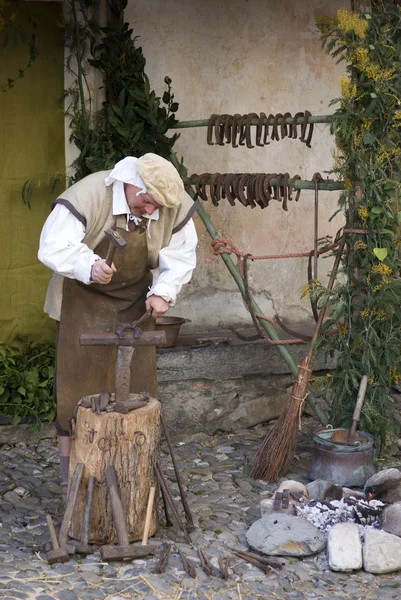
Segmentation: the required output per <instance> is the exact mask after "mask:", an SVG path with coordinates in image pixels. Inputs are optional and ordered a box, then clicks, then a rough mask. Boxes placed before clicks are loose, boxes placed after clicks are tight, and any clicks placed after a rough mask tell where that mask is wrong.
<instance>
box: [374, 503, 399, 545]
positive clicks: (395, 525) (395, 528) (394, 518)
mask: <svg viewBox="0 0 401 600" xmlns="http://www.w3.org/2000/svg"><path fill="white" fill-rule="evenodd" d="M379 520H380V527H381V528H382V529H383V530H384V531H386V532H387V533H392V534H393V535H397V536H399V537H401V502H394V504H389V505H388V506H385V507H384V509H383V512H382V514H381V515H380V519H379Z"/></svg>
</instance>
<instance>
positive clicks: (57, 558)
mask: <svg viewBox="0 0 401 600" xmlns="http://www.w3.org/2000/svg"><path fill="white" fill-rule="evenodd" d="M46 521H47V526H48V528H49V533H50V539H51V542H52V546H53V550H50V551H49V552H48V553H47V555H46V556H47V562H48V563H49V565H54V563H65V562H67V561H69V560H70V556H69V554H68V552H67V550H63V549H62V548H60V546H59V544H58V541H57V535H56V531H55V529H54V524H53V519H52V518H51V516H50V515H46Z"/></svg>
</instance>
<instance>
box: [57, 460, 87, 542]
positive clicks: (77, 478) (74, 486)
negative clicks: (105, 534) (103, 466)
mask: <svg viewBox="0 0 401 600" xmlns="http://www.w3.org/2000/svg"><path fill="white" fill-rule="evenodd" d="M83 470H84V465H83V463H77V466H76V467H75V471H74V475H73V478H72V482H71V486H70V491H69V494H68V498H67V504H66V507H65V511H64V517H63V520H62V522H61V527H60V531H59V534H58V541H59V544H60V546H61V547H62V548H65V549H68V548H69V546H70V544H68V531H69V529H70V524H71V519H72V515H73V512H74V508H75V503H76V500H77V495H78V490H79V486H80V483H81V479H82V473H83ZM72 553H75V546H74V549H73V552H72Z"/></svg>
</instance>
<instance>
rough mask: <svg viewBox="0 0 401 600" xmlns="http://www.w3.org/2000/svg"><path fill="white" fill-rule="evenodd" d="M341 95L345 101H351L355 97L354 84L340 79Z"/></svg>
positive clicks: (344, 78) (342, 78) (345, 79)
mask: <svg viewBox="0 0 401 600" xmlns="http://www.w3.org/2000/svg"><path fill="white" fill-rule="evenodd" d="M340 86H341V95H342V96H343V97H344V98H346V99H347V100H352V99H353V98H355V97H356V83H353V82H352V81H351V80H350V79H347V78H346V77H341V79H340Z"/></svg>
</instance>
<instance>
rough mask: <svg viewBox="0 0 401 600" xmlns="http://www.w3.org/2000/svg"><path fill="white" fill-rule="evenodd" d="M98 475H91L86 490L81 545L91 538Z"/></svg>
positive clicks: (85, 544) (84, 544) (86, 543)
mask: <svg viewBox="0 0 401 600" xmlns="http://www.w3.org/2000/svg"><path fill="white" fill-rule="evenodd" d="M95 483H96V477H94V476H93V475H90V477H89V478H88V489H87V491H86V504H85V512H84V518H83V521H82V532H81V545H82V546H87V545H88V540H89V522H90V518H91V512H92V502H93V490H94V488H95Z"/></svg>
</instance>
